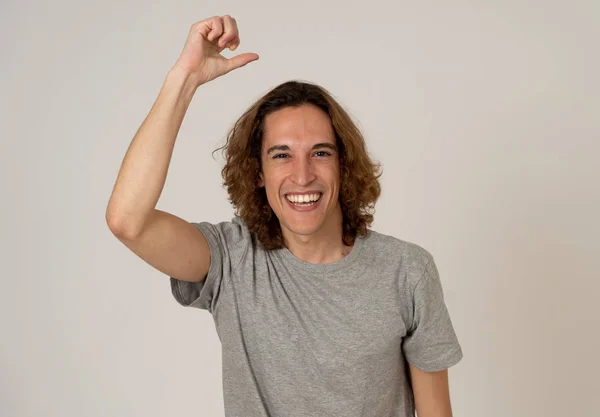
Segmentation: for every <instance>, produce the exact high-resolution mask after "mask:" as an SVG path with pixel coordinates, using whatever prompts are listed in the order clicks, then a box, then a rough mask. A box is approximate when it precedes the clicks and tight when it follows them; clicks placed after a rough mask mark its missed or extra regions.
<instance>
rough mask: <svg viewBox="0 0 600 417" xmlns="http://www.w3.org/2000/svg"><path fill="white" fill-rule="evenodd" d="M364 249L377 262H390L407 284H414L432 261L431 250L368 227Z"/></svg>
mask: <svg viewBox="0 0 600 417" xmlns="http://www.w3.org/2000/svg"><path fill="white" fill-rule="evenodd" d="M365 247H366V251H367V252H368V254H369V256H370V257H372V259H374V260H375V262H377V263H384V264H392V265H393V267H394V269H395V270H397V271H398V273H399V274H400V275H401V276H402V278H404V279H405V280H406V281H408V282H407V283H408V284H409V285H414V284H416V282H417V281H418V280H419V279H420V278H421V277H422V276H423V274H424V273H425V271H426V269H427V268H428V266H429V265H430V264H431V263H432V262H434V260H433V255H432V254H431V252H430V251H429V250H428V249H426V248H424V247H423V246H422V245H420V244H418V243H416V242H412V241H408V240H404V239H400V238H398V237H395V236H392V235H389V234H385V233H382V232H379V231H375V230H372V229H370V230H369V233H368V237H367V239H366V241H365Z"/></svg>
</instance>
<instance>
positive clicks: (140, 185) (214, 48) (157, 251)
mask: <svg viewBox="0 0 600 417" xmlns="http://www.w3.org/2000/svg"><path fill="white" fill-rule="evenodd" d="M239 43H240V38H239V31H238V28H237V23H236V21H235V19H233V18H232V17H230V16H228V15H226V16H223V17H219V16H215V17H212V18H209V19H206V20H203V21H200V22H197V23H194V24H193V25H192V27H191V29H190V32H189V35H188V38H187V41H186V43H185V46H184V48H183V51H182V53H181V56H180V57H179V59H178V60H177V62H176V63H175V65H174V66H173V67H172V68H171V70H170V71H169V73H168V74H167V77H166V79H165V82H164V84H163V86H162V88H161V90H160V93H159V95H158V97H157V99H156V101H155V103H154V105H153V106H152V109H151V110H150V112H149V114H148V116H147V117H146V119H145V120H144V122H143V123H142V125H141V126H140V128H139V129H138V131H137V133H136V134H135V136H134V138H133V140H132V142H131V144H130V146H129V149H128V150H127V153H126V154H125V157H124V159H123V162H122V165H121V169H120V171H119V174H118V177H117V180H116V183H115V186H114V189H113V192H112V195H111V197H110V200H109V202H108V206H107V208H106V221H107V224H108V226H109V228H110V230H111V231H112V232H113V234H114V235H115V236H116V237H117V238H119V240H121V241H122V242H123V243H124V244H125V245H127V247H129V248H130V249H131V250H132V251H134V252H135V253H136V254H137V255H138V256H140V257H141V258H142V259H144V260H145V261H146V262H148V263H149V264H150V265H152V266H154V267H156V268H157V269H159V270H161V271H163V272H165V273H166V274H169V275H170V276H173V277H176V278H180V279H182V280H187V281H197V280H201V279H202V278H203V277H204V275H206V273H207V271H208V266H209V261H210V253H209V249H208V244H207V242H206V239H205V238H204V236H203V235H202V233H200V232H199V231H198V230H197V229H196V228H195V227H194V226H193V225H192V224H190V223H188V222H186V221H184V220H182V219H180V218H179V217H176V216H174V215H172V214H169V213H165V212H162V211H159V210H156V204H157V202H158V199H159V198H160V195H161V193H162V190H163V187H164V184H165V181H166V177H167V171H168V168H169V164H170V162H171V157H172V154H173V149H174V146H175V140H176V138H177V134H178V132H179V129H180V127H181V124H182V121H183V118H184V116H185V114H186V112H187V109H188V107H189V105H190V102H191V101H192V98H193V96H194V94H195V92H196V90H197V89H198V87H199V86H201V85H202V84H205V83H207V82H209V81H211V80H213V79H215V78H217V77H219V76H221V75H224V74H227V73H228V72H230V71H232V70H234V69H236V68H239V67H242V66H244V65H246V64H248V63H249V62H252V61H255V60H257V59H258V55H256V54H254V53H245V54H240V55H237V56H235V57H233V58H230V59H227V58H225V57H223V56H222V55H221V52H222V51H223V50H224V49H225V48H229V49H231V50H232V51H233V50H235V49H236V48H237V47H238V45H239Z"/></svg>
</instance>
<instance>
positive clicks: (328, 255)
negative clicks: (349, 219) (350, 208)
mask: <svg viewBox="0 0 600 417" xmlns="http://www.w3.org/2000/svg"><path fill="white" fill-rule="evenodd" d="M282 233H283V240H284V244H285V246H286V247H287V248H288V249H289V251H290V252H292V254H294V256H295V257H296V258H298V259H300V260H302V261H304V262H308V263H311V264H328V263H332V262H336V261H339V260H340V259H342V258H344V257H345V256H347V255H348V254H349V253H350V252H351V250H352V246H346V245H345V244H344V242H343V240H342V236H343V235H342V233H343V229H342V215H341V210H340V213H339V216H336V218H335V219H332V220H331V221H328V222H327V224H326V225H324V227H323V228H322V229H320V230H319V231H317V232H315V233H313V234H311V235H298V234H294V233H292V232H291V231H290V230H287V229H286V228H285V227H282Z"/></svg>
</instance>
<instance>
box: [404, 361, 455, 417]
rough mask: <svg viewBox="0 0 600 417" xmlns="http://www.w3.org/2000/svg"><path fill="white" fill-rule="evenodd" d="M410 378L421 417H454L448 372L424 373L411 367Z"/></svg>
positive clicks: (445, 370)
mask: <svg viewBox="0 0 600 417" xmlns="http://www.w3.org/2000/svg"><path fill="white" fill-rule="evenodd" d="M409 368H410V376H411V381H412V384H413V392H414V396H415V407H416V409H417V414H418V416H419V417H452V409H451V406H450V389H449V386H448V370H447V369H444V370H443V371H439V372H424V371H421V370H420V369H418V368H417V367H415V366H413V365H410V364H409Z"/></svg>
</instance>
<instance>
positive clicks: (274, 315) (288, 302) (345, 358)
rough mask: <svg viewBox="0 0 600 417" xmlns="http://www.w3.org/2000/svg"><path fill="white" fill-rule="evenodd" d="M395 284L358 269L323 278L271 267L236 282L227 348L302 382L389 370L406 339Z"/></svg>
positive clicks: (226, 313) (222, 318)
mask: <svg viewBox="0 0 600 417" xmlns="http://www.w3.org/2000/svg"><path fill="white" fill-rule="evenodd" d="M246 271H247V270H246ZM396 282H397V281H396V278H395V277H394V276H393V274H392V273H390V274H381V275H380V276H378V277H377V279H374V278H373V275H372V274H370V273H369V271H367V270H366V269H365V270H364V271H363V270H360V268H359V269H355V270H354V271H353V273H352V274H345V275H336V276H327V277H325V276H314V275H311V274H306V273H299V272H297V271H296V272H292V271H285V270H284V271H283V272H282V269H281V268H275V267H273V266H272V265H271V264H266V265H264V266H263V267H262V268H260V267H259V268H255V269H254V270H253V272H251V273H248V272H245V273H244V275H240V276H235V277H233V279H232V280H231V282H230V285H229V294H228V297H227V298H228V300H227V301H226V302H225V303H224V305H225V307H224V306H223V305H222V306H221V308H220V311H219V323H218V326H219V327H220V328H221V331H220V334H221V342H222V343H223V347H224V348H225V350H227V348H228V346H231V347H237V346H243V348H244V351H245V354H246V355H247V356H248V358H249V360H250V361H254V362H256V363H265V364H268V365H267V366H269V367H271V368H274V369H291V371H290V372H297V373H298V375H297V376H300V374H302V376H303V377H305V376H306V373H307V372H312V373H314V374H315V375H313V376H315V377H322V376H323V375H329V376H332V377H336V378H341V377H344V376H347V375H348V374H349V372H352V373H353V374H356V373H364V374H370V373H372V372H378V371H382V370H383V369H389V367H390V363H396V362H398V361H399V360H400V355H401V342H402V338H403V337H404V335H405V334H406V325H405V323H404V320H403V318H402V315H401V311H402V305H401V304H402V300H400V299H399V296H398V291H397V284H396ZM316 373H318V374H319V375H316Z"/></svg>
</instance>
